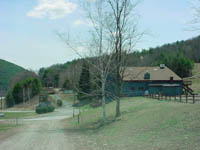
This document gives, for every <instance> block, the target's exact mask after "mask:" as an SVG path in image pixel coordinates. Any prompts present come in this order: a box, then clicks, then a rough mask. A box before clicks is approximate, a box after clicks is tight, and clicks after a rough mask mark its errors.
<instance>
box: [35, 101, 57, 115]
mask: <svg viewBox="0 0 200 150" xmlns="http://www.w3.org/2000/svg"><path fill="white" fill-rule="evenodd" d="M54 110H55V107H54V106H52V105H51V104H50V102H41V103H40V104H39V105H38V106H37V107H36V108H35V112H36V113H37V114H43V113H48V112H53V111H54Z"/></svg>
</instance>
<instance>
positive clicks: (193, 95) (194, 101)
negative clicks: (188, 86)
mask: <svg viewBox="0 0 200 150" xmlns="http://www.w3.org/2000/svg"><path fill="white" fill-rule="evenodd" d="M194 103H195V95H194V94H193V104H194Z"/></svg>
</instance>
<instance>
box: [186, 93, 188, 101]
mask: <svg viewBox="0 0 200 150" xmlns="http://www.w3.org/2000/svg"><path fill="white" fill-rule="evenodd" d="M186 103H188V95H187V94H186Z"/></svg>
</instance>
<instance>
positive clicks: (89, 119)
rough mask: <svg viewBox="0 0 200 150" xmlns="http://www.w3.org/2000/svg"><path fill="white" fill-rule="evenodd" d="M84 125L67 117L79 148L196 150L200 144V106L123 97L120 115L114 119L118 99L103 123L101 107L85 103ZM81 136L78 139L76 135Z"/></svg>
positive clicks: (67, 128)
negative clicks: (91, 106) (105, 122)
mask: <svg viewBox="0 0 200 150" xmlns="http://www.w3.org/2000/svg"><path fill="white" fill-rule="evenodd" d="M82 109H83V112H82V113H81V124H80V125H79V124H78V123H77V120H76V119H77V118H75V119H73V118H70V119H68V120H66V122H65V126H66V134H69V133H71V137H72V142H73V141H76V143H78V144H75V146H76V147H77V149H78V148H79V149H83V150H84V149H88V150H90V149H91V150H94V149H105V150H107V149H108V150H111V149H115V150H122V149H123V150H132V149H135V150H169V149H170V150H179V149H182V150H189V149H190V150H193V149H194V150H195V149H199V147H200V142H199V141H200V115H199V114H200V105H199V104H195V105H194V104H183V103H178V102H168V101H157V100H152V99H147V98H142V97H138V98H123V99H122V100H121V117H120V118H117V119H115V118H114V112H115V102H113V103H110V104H108V105H107V116H108V120H109V122H108V124H107V125H104V126H101V125H102V111H101V108H96V109H93V108H90V107H89V106H85V107H84V108H82ZM77 137H78V138H77Z"/></svg>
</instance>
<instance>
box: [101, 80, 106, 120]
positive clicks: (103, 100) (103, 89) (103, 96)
mask: <svg viewBox="0 0 200 150" xmlns="http://www.w3.org/2000/svg"><path fill="white" fill-rule="evenodd" d="M102 109H103V120H104V123H106V122H107V119H106V97H105V82H104V81H103V82H102Z"/></svg>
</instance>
